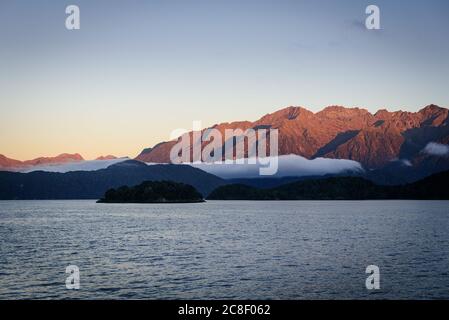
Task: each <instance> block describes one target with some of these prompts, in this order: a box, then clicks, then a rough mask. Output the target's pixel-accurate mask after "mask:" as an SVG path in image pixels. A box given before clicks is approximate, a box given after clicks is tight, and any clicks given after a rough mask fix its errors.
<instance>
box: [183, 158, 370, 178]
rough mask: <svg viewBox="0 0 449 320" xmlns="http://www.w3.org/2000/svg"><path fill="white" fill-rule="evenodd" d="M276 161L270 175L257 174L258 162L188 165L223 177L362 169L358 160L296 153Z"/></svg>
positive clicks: (304, 174) (311, 173)
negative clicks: (302, 155)
mask: <svg viewBox="0 0 449 320" xmlns="http://www.w3.org/2000/svg"><path fill="white" fill-rule="evenodd" d="M278 162H279V163H278V171H277V173H276V174H275V175H272V176H261V175H260V174H259V168H260V167H261V165H260V164H220V163H213V164H208V163H193V164H189V165H191V166H193V167H195V168H198V169H201V170H203V171H206V172H209V173H211V174H214V175H216V176H218V177H220V178H224V179H233V178H269V177H290V176H296V177H301V176H322V175H325V174H339V173H344V172H363V171H364V169H363V167H362V165H361V164H360V163H359V162H357V161H353V160H345V159H328V158H316V159H313V160H309V159H306V158H303V157H301V156H298V155H283V156H279V158H278Z"/></svg>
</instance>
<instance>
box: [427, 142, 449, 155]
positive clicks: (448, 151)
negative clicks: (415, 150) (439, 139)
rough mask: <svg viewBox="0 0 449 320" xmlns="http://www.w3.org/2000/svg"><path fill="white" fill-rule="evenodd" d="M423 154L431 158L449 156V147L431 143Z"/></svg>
mask: <svg viewBox="0 0 449 320" xmlns="http://www.w3.org/2000/svg"><path fill="white" fill-rule="evenodd" d="M422 152H424V153H427V154H429V155H431V156H449V146H448V145H445V144H441V143H436V142H429V143H428V144H427V145H426V147H425V148H424V149H423V151H422Z"/></svg>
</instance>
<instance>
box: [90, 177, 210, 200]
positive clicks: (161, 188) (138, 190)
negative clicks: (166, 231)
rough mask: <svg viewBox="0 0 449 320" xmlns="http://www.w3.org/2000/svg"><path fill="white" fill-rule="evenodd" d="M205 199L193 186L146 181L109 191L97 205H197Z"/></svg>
mask: <svg viewBox="0 0 449 320" xmlns="http://www.w3.org/2000/svg"><path fill="white" fill-rule="evenodd" d="M204 201H205V200H204V198H203V196H202V195H201V193H199V192H198V191H197V190H196V189H195V188H194V187H193V186H191V185H189V184H185V183H178V182H173V181H145V182H143V183H141V184H139V185H137V186H134V187H128V186H122V187H120V188H117V189H109V190H108V191H106V193H105V194H104V197H103V198H101V199H100V200H98V201H97V203H197V202H204Z"/></svg>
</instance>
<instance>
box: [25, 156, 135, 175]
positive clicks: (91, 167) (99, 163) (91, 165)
mask: <svg viewBox="0 0 449 320" xmlns="http://www.w3.org/2000/svg"><path fill="white" fill-rule="evenodd" d="M126 160H129V158H119V159H111V160H88V161H78V162H70V163H64V164H55V165H44V166H35V167H32V168H26V169H24V170H21V172H25V173H26V172H32V171H47V172H60V173H65V172H70V171H95V170H100V169H105V168H107V167H109V166H110V165H113V164H116V163H119V162H123V161H126Z"/></svg>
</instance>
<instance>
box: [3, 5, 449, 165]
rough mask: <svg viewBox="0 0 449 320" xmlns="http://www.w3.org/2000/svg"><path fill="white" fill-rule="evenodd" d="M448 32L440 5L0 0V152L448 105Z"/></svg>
mask: <svg viewBox="0 0 449 320" xmlns="http://www.w3.org/2000/svg"><path fill="white" fill-rule="evenodd" d="M70 4H77V5H78V6H79V7H80V10H81V30H78V31H68V30H66V29H65V18H66V14H65V7H66V6H67V5H70ZM369 4H376V5H378V6H379V7H380V10H381V27H382V30H379V31H370V30H366V29H365V28H364V20H365V18H366V14H365V8H366V6H367V5H369ZM448 39H449V1H446V0H434V1H424V0H415V1H413V0H412V1H407V2H406V1H399V0H389V1H363V0H352V1H350V0H341V1H336V0H326V1H324V0H322V1H316V0H315V1H311V0H310V1H300V0H276V1H274V0H273V1H263V0H257V1H256V0H252V1H249V0H239V1H234V0H208V1H196V0H179V1H170V0H165V1H162V0H160V1H156V0H148V1H143V0H140V1H138V0H134V1H129V0H127V1H111V0H108V1H106V0H89V1H84V0H70V1H56V0H55V1H21V0H14V1H13V0H2V1H1V2H0V46H1V47H0V48H1V50H0V70H1V72H0V92H1V94H0V114H1V117H0V136H1V138H0V153H1V154H5V155H7V156H10V157H15V158H19V159H25V158H32V157H34V156H38V155H53V154H58V153H62V152H79V153H81V154H83V155H84V156H85V157H86V158H92V157H95V156H97V155H100V154H105V153H112V154H116V155H118V156H122V155H129V156H135V155H136V154H137V153H139V151H140V150H141V149H142V148H144V147H148V146H151V145H153V144H154V143H157V142H159V141H160V140H166V139H168V137H169V134H170V132H171V131H172V130H173V129H176V128H180V127H181V128H186V129H188V128H190V126H191V123H192V121H193V120H201V121H202V122H203V126H208V125H211V124H214V123H217V122H223V121H232V120H255V119H257V118H259V117H260V116H262V115H264V114H266V113H269V112H273V111H275V110H277V109H280V108H281V107H284V106H289V105H300V106H304V107H307V108H309V109H310V110H312V111H318V110H320V109H322V108H323V107H325V106H328V105H333V104H339V105H345V106H359V107H365V108H367V109H369V110H370V111H372V112H374V111H376V110H377V109H379V108H387V109H390V110H398V109H403V110H410V111H416V110H418V109H420V108H421V107H423V106H425V105H427V104H430V103H435V104H439V105H441V106H445V107H447V106H449V95H448V91H449V90H448V76H449V40H448Z"/></svg>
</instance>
